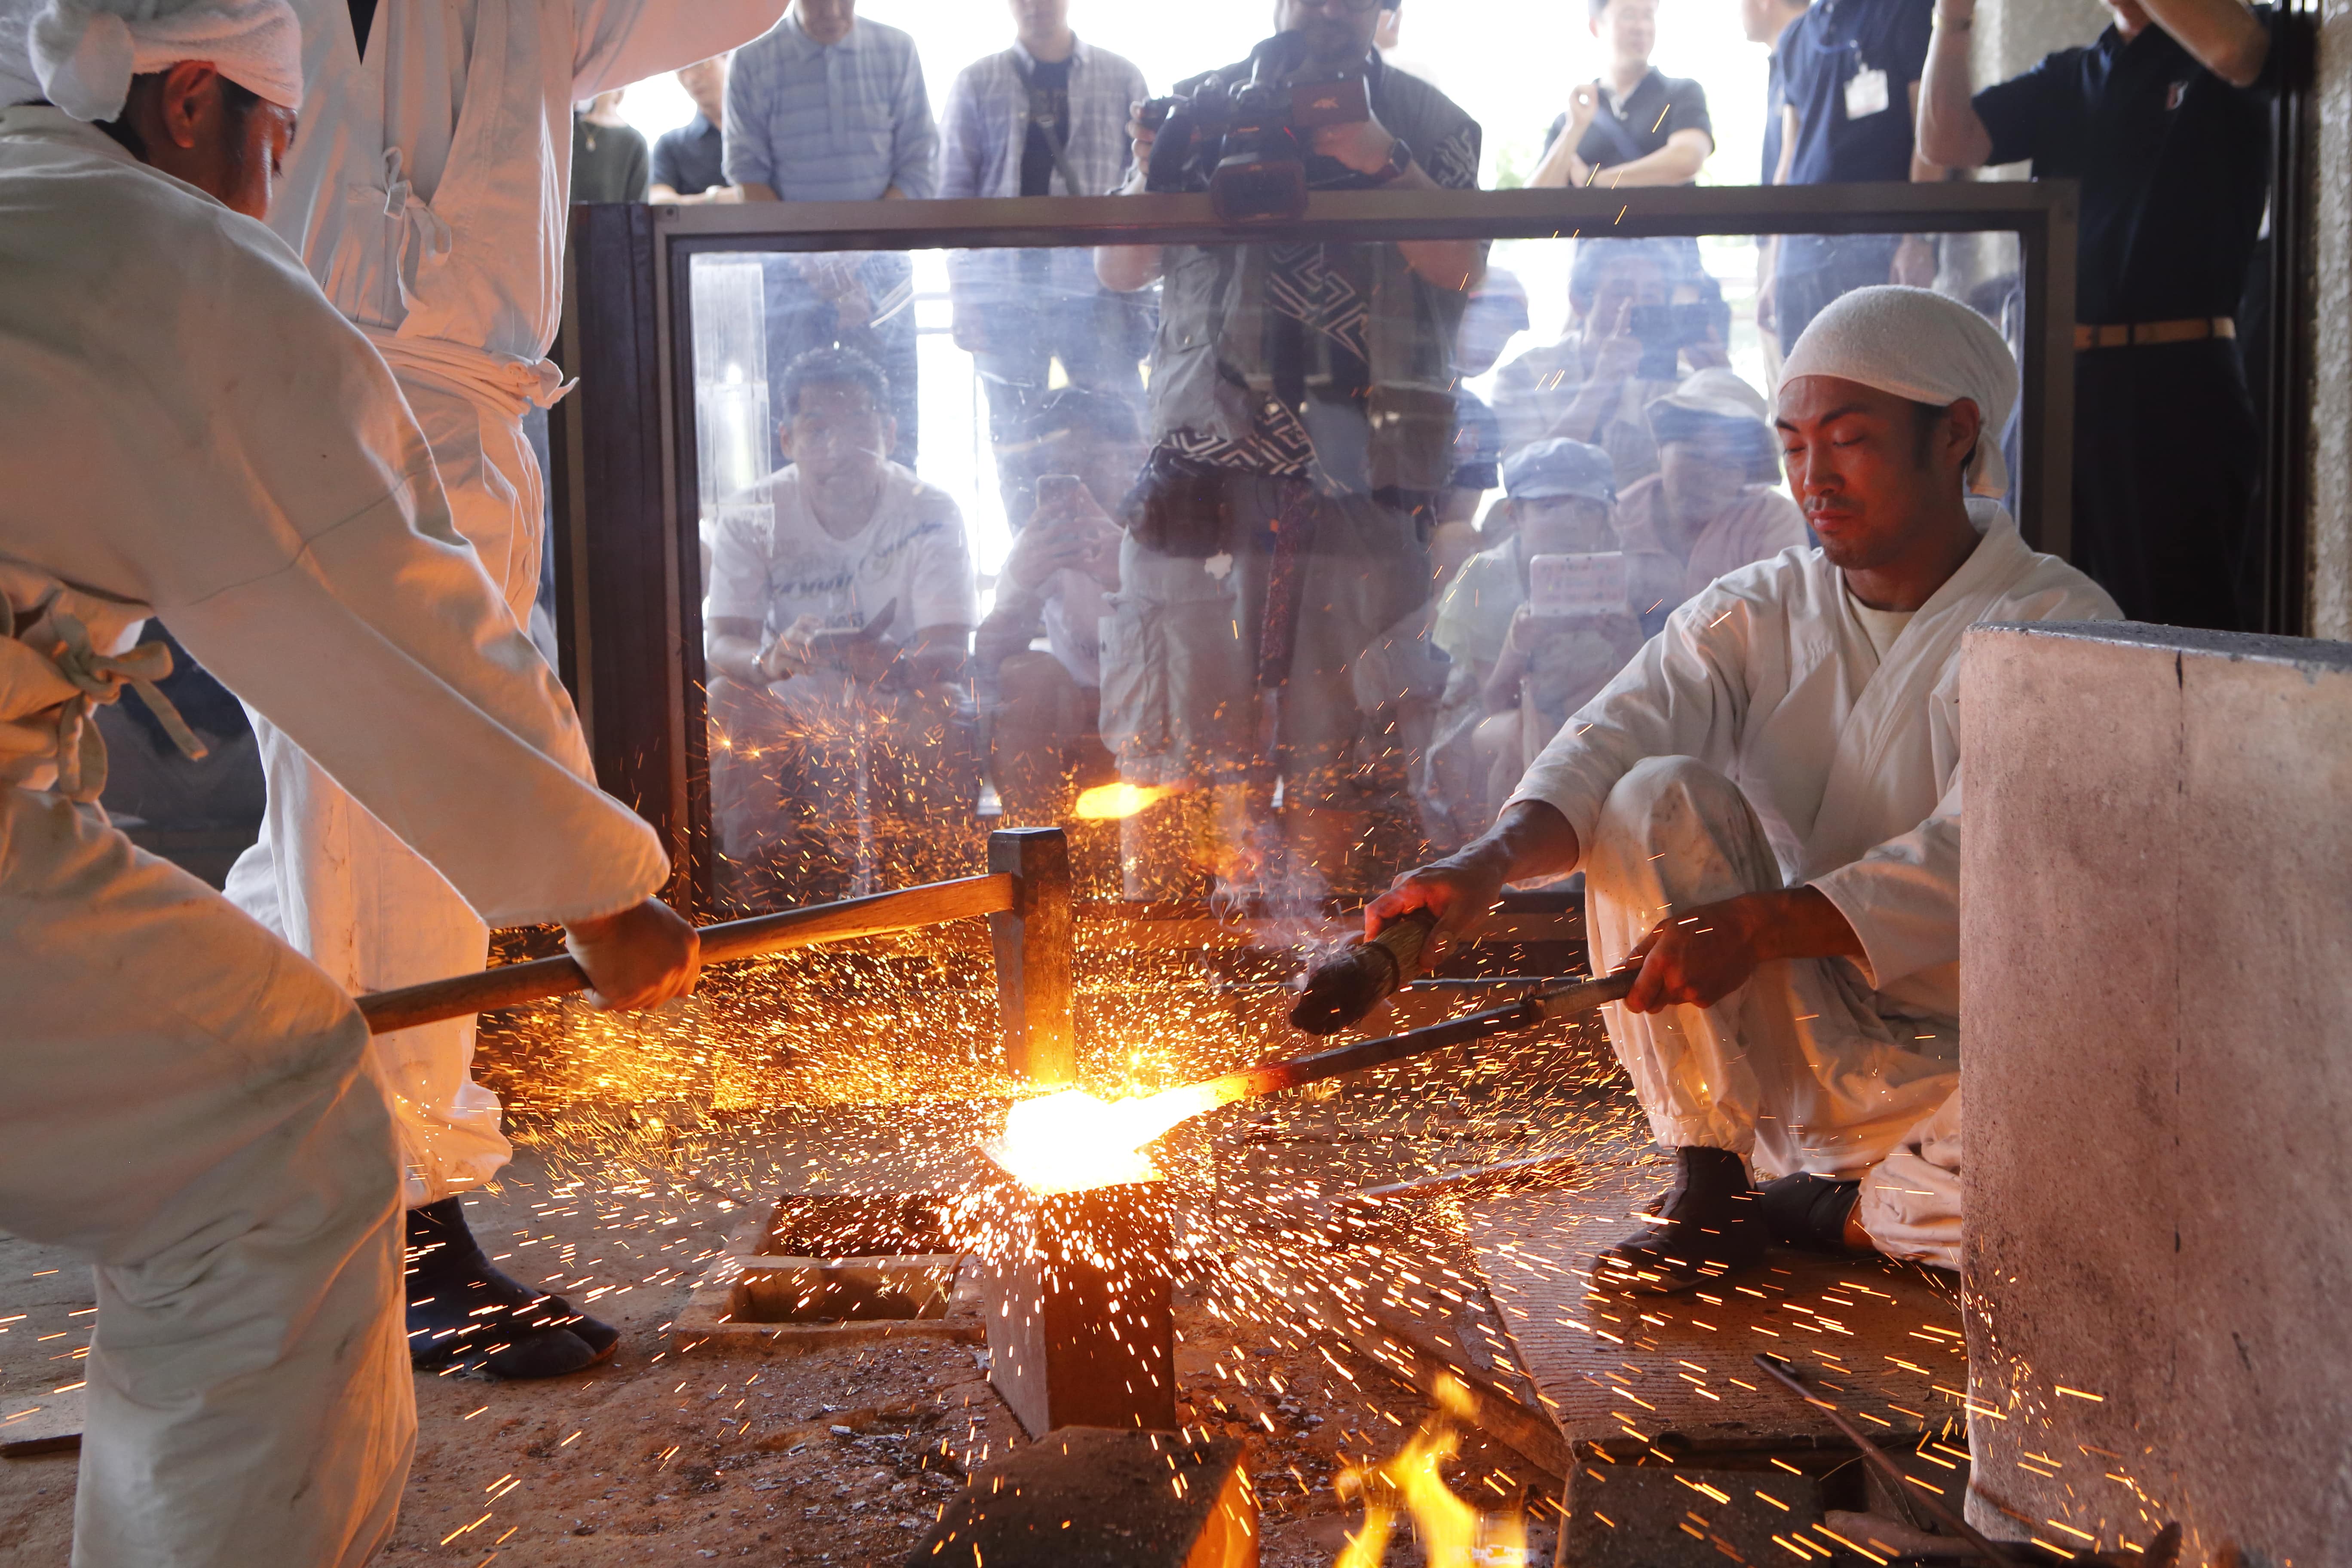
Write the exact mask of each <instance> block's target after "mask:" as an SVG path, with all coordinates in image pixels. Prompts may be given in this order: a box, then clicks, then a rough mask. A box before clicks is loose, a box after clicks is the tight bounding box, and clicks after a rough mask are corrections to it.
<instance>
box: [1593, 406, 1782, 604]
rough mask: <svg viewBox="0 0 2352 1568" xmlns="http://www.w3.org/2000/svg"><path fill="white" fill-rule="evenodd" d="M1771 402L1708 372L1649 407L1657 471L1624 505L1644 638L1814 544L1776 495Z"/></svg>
mask: <svg viewBox="0 0 2352 1568" xmlns="http://www.w3.org/2000/svg"><path fill="white" fill-rule="evenodd" d="M1768 418H1769V416H1768V415H1767V414H1766V412H1765V406H1764V398H1763V395H1761V394H1759V392H1757V391H1756V389H1755V388H1754V387H1751V386H1749V385H1748V384H1747V383H1746V382H1744V381H1742V380H1740V379H1739V377H1738V376H1737V375H1735V374H1732V373H1731V372H1730V371H1727V370H1703V371H1700V372H1699V373H1698V374H1696V375H1694V376H1692V377H1691V378H1690V379H1689V380H1688V381H1685V382H1684V383H1683V384H1682V385H1681V386H1679V387H1677V388H1675V391H1674V392H1673V393H1672V394H1671V395H1668V396H1665V397H1662V398H1660V399H1658V400H1657V401H1656V402H1655V403H1653V404H1651V405H1650V433H1651V434H1652V436H1654V437H1655V438H1656V440H1657V443H1658V471H1657V472H1656V473H1654V474H1653V475H1651V476H1650V477H1649V478H1648V479H1643V480H1642V481H1641V482H1640V483H1638V484H1635V485H1634V486H1633V487H1632V488H1631V489H1628V490H1626V491H1625V493H1624V494H1623V495H1622V497H1620V498H1619V500H1618V502H1617V532H1618V535H1619V537H1620V538H1622V540H1623V541H1624V545H1625V558H1626V569H1627V573H1628V575H1629V577H1630V579H1631V583H1632V590H1631V595H1630V599H1631V603H1632V604H1633V607H1634V608H1635V609H1637V610H1638V611H1640V612H1641V616H1642V635H1643V636H1644V637H1655V636H1657V635H1658V633H1659V632H1660V631H1662V630H1664V627H1665V624H1666V617H1667V616H1670V615H1672V614H1674V612H1675V606H1676V605H1680V604H1681V603H1682V602H1683V601H1684V600H1685V599H1688V598H1691V597H1693V596H1694V595H1697V594H1698V593H1699V592H1700V591H1701V590H1702V589H1704V588H1706V585H1707V584H1710V583H1713V582H1714V581H1715V580H1716V579H1717V577H1720V576H1722V575H1723V574H1725V573H1727V572H1736V571H1738V569H1739V568H1740V567H1742V566H1745V565H1748V563H1750V562H1755V561H1769V560H1770V559H1771V558H1772V557H1773V556H1775V555H1778V554H1780V552H1782V551H1783V550H1789V549H1792V548H1796V547H1798V546H1801V545H1804V544H1807V543H1810V542H1811V541H1810V540H1809V539H1808V538H1807V537H1806V534H1805V514H1804V513H1803V512H1801V511H1799V510H1797V503H1796V502H1794V501H1792V500H1790V499H1789V498H1788V497H1787V496H1784V495H1782V494H1781V493H1780V491H1779V490H1777V489H1772V488H1771V487H1772V486H1773V485H1775V484H1777V483H1779V482H1780V443H1779V442H1778V441H1777V440H1775V439H1774V438H1773V434H1772V427H1771V426H1770V425H1769V423H1767V420H1768Z"/></svg>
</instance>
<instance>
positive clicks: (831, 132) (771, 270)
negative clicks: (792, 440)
mask: <svg viewBox="0 0 2352 1568" xmlns="http://www.w3.org/2000/svg"><path fill="white" fill-rule="evenodd" d="M726 140H727V151H726V165H727V178H728V180H729V181H730V183H731V184H736V185H740V187H742V191H743V199H744V200H745V201H753V202H772V201H787V202H870V201H877V200H895V199H898V198H900V197H906V198H910V199H913V200H917V201H920V200H925V199H928V198H929V197H931V196H933V195H938V193H939V166H938V165H939V144H940V138H939V130H938V127H937V126H935V125H934V124H933V123H932V121H931V101H930V97H929V94H928V93H927V92H926V91H925V90H924V88H923V68H922V63H921V61H920V60H919V59H918V58H917V57H916V53H915V40H914V39H913V38H912V37H908V35H907V34H905V33H902V32H900V31H899V30H898V28H896V27H886V26H882V25H881V24H880V23H878V22H866V21H860V20H859V19H858V17H857V3H856V0H793V7H792V9H791V10H790V11H788V12H786V13H785V15H784V19H783V20H782V21H781V22H779V23H777V24H776V25H775V26H773V27H772V28H770V29H769V30H768V31H767V32H766V33H765V34H763V35H761V37H757V38H754V39H753V40H752V41H751V42H750V43H748V44H746V45H744V46H743V47H741V48H740V49H738V50H736V51H735V63H734V66H733V68H731V70H730V72H729V75H728V80H727V123H726ZM761 271H762V273H763V274H764V277H765V279H766V286H767V313H768V365H769V373H770V374H771V375H772V374H775V373H776V367H778V366H781V365H787V364H790V363H793V360H794V359H796V358H798V357H799V356H800V355H801V354H803V353H808V352H809V351H810V350H812V349H818V348H831V347H841V348H848V349H854V350H856V351H857V352H859V353H863V354H865V355H866V356H867V357H868V358H870V359H872V360H873V361H874V362H875V363H877V364H879V365H880V366H881V367H882V369H883V372H884V373H885V374H887V376H888V378H889V382H890V387H891V414H892V416H893V424H894V426H895V427H896V428H897V430H898V442H897V445H896V446H895V447H893V449H892V451H891V454H890V455H891V457H892V458H894V459H895V460H896V461H898V462H900V463H903V464H905V465H907V466H908V467H912V466H913V465H914V461H915V453H916V447H917V437H918V434H919V426H918V417H919V416H918V409H919V403H918V401H917V398H916V387H915V373H916V353H915V342H916V340H915V311H914V297H915V269H914V263H913V260H912V258H909V257H908V256H907V255H905V254H904V253H902V252H896V251H891V252H881V253H876V254H858V253H854V252H840V253H835V254H829V255H822V256H814V255H800V256H793V255H780V254H771V255H767V256H763V257H762V258H761Z"/></svg>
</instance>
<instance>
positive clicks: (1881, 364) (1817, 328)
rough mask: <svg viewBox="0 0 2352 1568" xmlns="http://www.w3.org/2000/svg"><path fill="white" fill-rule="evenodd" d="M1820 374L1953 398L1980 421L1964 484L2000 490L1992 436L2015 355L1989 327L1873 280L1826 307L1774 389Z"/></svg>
mask: <svg viewBox="0 0 2352 1568" xmlns="http://www.w3.org/2000/svg"><path fill="white" fill-rule="evenodd" d="M1806 375H1827V376H1834V377H1836V378H1837V379H1838V380H1840V381H1851V382H1856V383H1859V384H1862V385H1864V386H1872V387H1876V388H1877V389H1878V390H1879V391H1881V392H1886V393H1892V394H1893V395H1895V396H1897V397H1903V398H1908V399H1909V400H1910V401H1912V402H1914V403H1932V404H1934V405H1936V406H1937V407H1939V408H1944V407H1948V406H1950V405H1952V404H1955V403H1958V401H1959V400H1960V399H1961V398H1963V397H1965V398H1969V399H1970V400H1971V401H1973V402H1974V403H1975V404H1976V405H1977V407H1978V409H1979V411H1981V412H1982V413H1983V415H1984V434H1983V435H1982V436H1980V437H1979V438H1978V440H1977V455H1976V459H1975V461H1973V462H1972V463H1970V464H1969V486H1970V488H1971V489H1974V490H1975V491H1976V492H1977V494H1979V495H1988V496H1998V495H2002V494H2006V493H2007V491H2008V489H2009V466H2008V465H2007V464H2006V463H2004V462H2002V461H2001V456H2000V437H2001V432H2002V431H2003V430H2005V429H2007V428H2008V426H2009V415H2010V410H2011V409H2012V408H2014V407H2016V406H2017V356H2016V355H2014V354H2012V353H2010V352H2009V340H2008V339H2006V338H2004V337H2002V336H2001V335H2000V329H1999V328H1997V327H1995V326H1994V325H1993V324H1992V323H1991V322H1990V321H1986V320H1985V319H1984V318H1983V317H1982V316H1979V315H1978V314H1977V313H1976V312H1975V311H1974V310H1969V308H1968V307H1967V306H1966V305H1963V304H1961V303H1960V302H1959V301H1958V300H1953V299H1948V298H1946V297H1945V296H1944V295H1941V294H1938V293H1937V292H1935V291H1934V290H1933V289H1906V288H1902V287H1900V286H1898V285H1895V284H1892V283H1882V284H1878V285H1876V286H1874V287H1872V288H1868V289H1855V290H1853V292H1852V293H1850V294H1845V295H1842V296H1840V297H1839V298H1838V299H1835V300H1832V301H1830V304H1829V306H1828V308H1827V309H1825V310H1822V313H1821V314H1820V315H1818V316H1815V317H1814V318H1813V320H1812V324H1811V325H1810V326H1808V327H1807V328H1806V329H1805V331H1804V335H1803V336H1802V337H1800V338H1799V339H1798V340H1797V346H1796V347H1795V348H1792V349H1790V351H1789V358H1788V361H1787V363H1784V364H1783V365H1782V366H1781V367H1780V384H1781V385H1782V386H1786V385H1788V384H1789V383H1790V382H1792V381H1795V380H1796V379H1797V378H1798V377H1800V376H1806Z"/></svg>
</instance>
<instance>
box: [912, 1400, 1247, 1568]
mask: <svg viewBox="0 0 2352 1568" xmlns="http://www.w3.org/2000/svg"><path fill="white" fill-rule="evenodd" d="M1242 1453H1243V1448H1242V1443H1241V1440H1240V1439H1239V1438H1235V1437H1216V1438H1208V1437H1195V1438H1193V1439H1191V1440H1189V1441H1188V1440H1186V1439H1183V1438H1180V1437H1177V1436H1171V1435H1168V1434H1164V1433H1158V1432H1138V1431H1134V1430H1132V1429H1129V1430H1127V1431H1104V1430H1101V1429H1099V1428H1088V1427H1083V1426H1073V1427H1070V1428H1068V1429H1067V1430H1066V1431H1061V1432H1056V1433H1055V1434H1054V1436H1052V1437H1051V1438H1050V1439H1048V1440H1046V1441H1043V1442H1037V1443H1032V1444H1030V1445H1028V1446H1027V1447H1022V1448H1018V1449H1015V1450H1014V1451H1013V1453H1011V1454H1008V1455H1006V1456H1005V1457H1004V1458H1002V1459H999V1460H997V1461H996V1462H995V1463H994V1464H992V1465H990V1466H989V1467H988V1468H985V1469H982V1470H980V1471H977V1472H975V1473H974V1474H973V1476H972V1478H971V1488H970V1489H968V1490H967V1491H966V1492H965V1493H964V1495H963V1496H962V1497H961V1498H959V1499H957V1500H955V1501H954V1502H951V1503H950V1504H949V1505H948V1507H947V1509H946V1510H945V1511H944V1512H943V1513H942V1514H941V1515H940V1521H939V1522H938V1523H937V1524H936V1525H934V1526H932V1527H931V1530H930V1531H929V1533H928V1534H926V1535H925V1536H924V1537H923V1539H922V1540H921V1541H920V1542H918V1543H917V1544H916V1546H915V1550H914V1551H913V1552H911V1553H909V1554H908V1558H907V1564H908V1568H1256V1563H1257V1562H1258V1539H1259V1521H1258V1509H1257V1499H1256V1498H1255V1496H1254V1495H1253V1494H1252V1493H1251V1491H1250V1486H1249V1477H1248V1475H1247V1474H1246V1473H1245V1472H1244V1470H1243V1468H1242Z"/></svg>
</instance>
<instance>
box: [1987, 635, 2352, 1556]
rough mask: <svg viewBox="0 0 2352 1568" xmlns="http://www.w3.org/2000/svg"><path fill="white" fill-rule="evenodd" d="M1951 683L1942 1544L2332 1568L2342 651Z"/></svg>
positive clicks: (2006, 662)
mask: <svg viewBox="0 0 2352 1568" xmlns="http://www.w3.org/2000/svg"><path fill="white" fill-rule="evenodd" d="M1965 659H1966V664H1965V675H1964V685H1963V687H1962V711H1963V713H1964V714H1965V716H1966V717H1965V726H1966V736H1967V741H1966V748H1965V752H1964V763H1963V765H1964V767H1965V769H1966V775H1967V781H1968V784H1967V789H1968V796H1967V798H1968V829H1967V835H1966V840H1965V848H1964V857H1965V858H1964V863H1963V887H1964V888H1965V889H1966V899H1965V901H1964V903H1963V906H1962V910H1963V913H1962V925H1961V952H1962V954H1963V957H1964V960H1965V963H1964V964H1963V970H1962V973H1963V975H1964V977H1965V978H1964V992H1963V1001H1962V1005H1963V1010H1964V1012H1963V1016H1964V1017H1965V1020H1966V1030H1967V1036H1966V1045H1965V1047H1964V1050H1963V1056H1962V1068H1961V1082H1962V1087H1963V1092H1964V1093H1965V1095H1966V1096H1967V1100H1966V1102H1965V1103H1966V1105H1967V1108H1968V1134H1967V1136H1968V1161H1969V1164H1968V1170H1967V1181H1968V1205H1969V1214H1968V1268H1967V1278H1966V1281H1965V1283H1966V1287H1967V1290H1968V1294H1969V1309H1970V1310H1969V1363H1970V1375H1971V1378H1972V1380H1973V1383H1974V1393H1975V1408H1974V1410H1973V1411H1972V1413H1971V1417H1970V1422H1969V1437H1970V1441H1971V1443H1972V1445H1973V1447H1974V1451H1975V1454H1976V1456H1977V1462H1976V1486H1977V1491H1976V1492H1975V1494H1974V1495H1972V1496H1971V1497H1970V1499H1969V1513H1970V1516H1971V1519H1972V1521H1974V1522H1976V1523H1977V1524H1979V1526H1980V1527H1982V1528H1985V1529H1986V1530H1988V1531H1997V1532H1999V1533H2000V1534H2003V1535H2008V1536H2011V1537H2016V1536H2021V1535H2023V1534H2025V1533H2027V1531H2029V1530H2030V1531H2031V1532H2032V1534H2034V1535H2037V1536H2038V1537H2040V1539H2042V1540H2043V1541H2046V1542H2053V1543H2055V1544H2061V1545H2063V1546H2065V1547H2067V1548H2069V1549H2071V1550H2074V1551H2076V1552H2081V1551H2084V1550H2086V1549H2087V1542H2086V1541H2085V1539H2084V1538H2085V1537H2086V1536H2088V1537H2095V1538H2097V1539H2098V1541H2099V1542H2100V1543H2101V1544H2102V1545H2103V1546H2105V1547H2106V1548H2108V1549H2113V1548H2114V1547H2115V1546H2116V1544H2118V1542H2119V1538H2120V1539H2128V1540H2131V1541H2133V1542H2136V1543H2137V1544H2142V1545H2144V1544H2145V1543H2146V1542H2147V1539H2148V1537H2149V1536H2150V1535H2151V1534H2152V1533H2153V1531H2154V1530H2155V1529H2156V1527H2157V1526H2158V1524H2159V1523H2161V1522H2162V1521H2166V1520H2168V1519H2179V1521H2181V1523H2182V1526H2183V1528H2184V1529H2185V1530H2186V1531H2188V1532H2189V1551H2188V1552H2187V1553H2186V1554H2185V1556H2184V1561H2186V1562H2188V1563H2200V1562H2201V1563H2212V1562H2231V1561H2238V1562H2242V1563H2246V1564H2248V1565H2250V1568H2251V1565H2252V1564H2271V1565H2273V1568H2284V1565H2285V1564H2287V1563H2293V1564H2294V1568H2321V1565H2322V1564H2344V1563H2352V647H2347V646H2346V645H2343V644H2338V643H2319V642H2304V641H2296V640H2290V639H2285V638H2273V637H2230V636H2223V635H2220V634H2209V633H2196V632H2182V631H2179V630H2175V629H2172V628H2167V627H2154V626H2042V627H2034V628H2015V627H1995V628H1988V629H1984V630H1979V631H1976V632H1972V633H1970V634H1969V639H1968V646H1967V652H1966V655H1965ZM2004 1515H2006V1517H2004ZM2053 1521H2054V1522H2053ZM2061 1526H2067V1527H2071V1531H2073V1532H2070V1531H2069V1530H2068V1529H2064V1528H2061ZM2074 1532H2079V1533H2074ZM2232 1550H2234V1551H2235V1552H2237V1553H2238V1554H2239V1555H2238V1557H2237V1558H2236V1559H2234V1560H2233V1559H2232V1558H2231V1556H2230V1552H2231V1551H2232Z"/></svg>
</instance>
